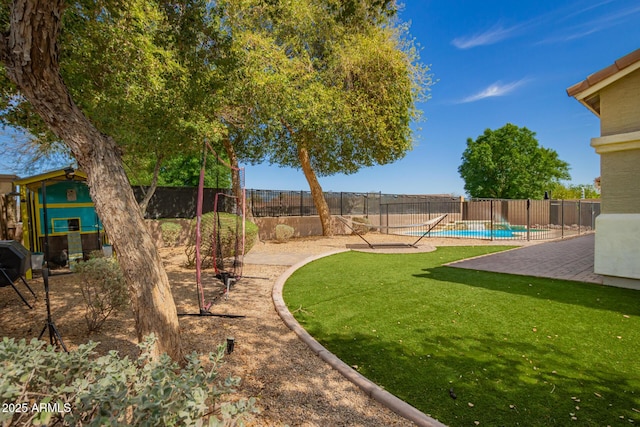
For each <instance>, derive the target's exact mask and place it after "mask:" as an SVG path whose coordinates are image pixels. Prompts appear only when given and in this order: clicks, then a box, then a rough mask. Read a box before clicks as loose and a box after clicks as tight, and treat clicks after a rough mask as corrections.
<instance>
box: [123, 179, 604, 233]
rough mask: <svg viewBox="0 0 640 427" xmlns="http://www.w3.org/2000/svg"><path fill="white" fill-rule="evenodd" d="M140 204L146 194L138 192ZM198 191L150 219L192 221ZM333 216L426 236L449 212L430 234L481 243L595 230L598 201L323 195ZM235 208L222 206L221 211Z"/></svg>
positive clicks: (280, 198)
mask: <svg viewBox="0 0 640 427" xmlns="http://www.w3.org/2000/svg"><path fill="white" fill-rule="evenodd" d="M134 192H135V193H136V196H137V197H138V199H139V200H141V199H142V197H143V193H142V191H141V190H140V189H139V188H134ZM219 192H224V193H227V194H231V192H230V190H228V189H226V190H222V189H214V188H207V189H205V195H204V206H203V211H204V212H210V211H211V210H213V200H214V196H215V194H216V193H219ZM196 195H197V188H191V187H189V188H186V187H159V188H158V189H157V190H156V192H155V195H154V197H153V198H152V199H151V202H150V204H149V207H148V209H147V218H193V217H194V216H195V211H196V203H195V201H196ZM246 196H247V206H248V209H250V210H251V213H252V215H253V216H254V217H256V218H259V217H282V216H312V215H317V214H318V212H317V210H316V207H315V205H314V203H313V198H312V197H311V192H309V191H281V190H247V193H246ZM324 197H325V199H326V200H327V203H328V205H329V209H330V211H331V214H332V215H341V216H345V217H351V218H354V217H359V218H363V219H366V221H367V222H369V223H370V224H371V225H372V226H375V227H376V228H377V229H379V230H382V232H384V233H393V234H398V233H401V234H408V235H411V234H417V235H422V234H423V233H424V232H425V231H426V230H427V229H428V228H425V227H424V226H414V227H409V225H415V224H422V223H425V222H427V221H429V220H431V219H433V218H436V217H438V216H441V215H444V214H446V215H447V216H446V218H445V219H444V220H443V221H442V222H440V223H439V224H438V226H437V227H435V228H434V229H433V230H432V231H431V232H430V233H429V236H432V237H436V236H441V237H472V238H480V239H527V240H537V239H553V238H557V237H565V236H570V235H576V234H582V233H586V232H589V231H591V230H594V229H595V219H596V217H597V216H598V215H599V214H600V201H599V200H499V199H471V200H464V199H463V198H461V197H456V196H451V195H448V194H444V195H439V194H436V195H402V194H383V193H380V192H377V193H373V192H371V193H348V192H331V191H330V192H325V193H324ZM228 209H231V207H230V206H229V207H225V206H223V210H228Z"/></svg>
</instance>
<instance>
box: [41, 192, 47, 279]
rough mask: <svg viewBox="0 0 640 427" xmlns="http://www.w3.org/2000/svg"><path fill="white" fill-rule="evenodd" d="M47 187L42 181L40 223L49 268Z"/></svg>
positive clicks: (45, 258) (45, 257)
mask: <svg viewBox="0 0 640 427" xmlns="http://www.w3.org/2000/svg"><path fill="white" fill-rule="evenodd" d="M48 221H49V219H48V218H47V185H46V181H42V222H43V224H42V225H43V227H44V260H45V263H46V264H47V268H48V267H49V226H48V225H47V222H48Z"/></svg>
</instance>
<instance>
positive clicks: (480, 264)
mask: <svg viewBox="0 0 640 427" xmlns="http://www.w3.org/2000/svg"><path fill="white" fill-rule="evenodd" d="M594 245H595V234H593V233H591V234H586V235H582V236H578V237H571V238H565V239H562V240H556V241H552V242H547V243H540V244H536V245H531V246H524V247H521V248H518V249H513V250H510V251H506V252H500V253H497V254H491V255H485V256H482V257H477V258H472V259H468V260H464V261H458V262H454V263H451V264H448V265H449V267H457V268H467V269H472V270H482V271H492V272H496V273H508V274H518V275H523V276H535V277H547V278H551V279H561V280H574V281H578V282H588V283H598V284H602V276H600V275H599V274H595V273H594V272H593V253H594Z"/></svg>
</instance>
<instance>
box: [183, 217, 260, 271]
mask: <svg viewBox="0 0 640 427" xmlns="http://www.w3.org/2000/svg"><path fill="white" fill-rule="evenodd" d="M244 226H245V241H244V252H245V253H247V252H249V251H250V250H251V248H252V247H253V245H254V244H255V243H256V241H257V238H258V226H257V225H256V224H254V223H253V222H251V221H247V220H245V222H244ZM236 230H237V231H238V232H239V233H241V232H242V223H239V217H238V216H237V215H234V214H229V213H224V212H219V213H217V214H216V213H215V212H209V213H206V214H204V215H202V220H201V226H200V232H201V235H202V243H201V245H200V254H201V255H202V260H201V267H202V268H210V267H212V266H213V263H212V259H213V251H214V249H215V248H216V246H215V245H216V242H218V238H219V242H218V243H219V245H220V249H221V252H222V258H228V257H233V256H235V252H236ZM185 252H186V254H187V266H189V267H194V266H195V265H196V219H193V220H192V221H191V228H190V231H189V241H188V242H187V248H186V250H185Z"/></svg>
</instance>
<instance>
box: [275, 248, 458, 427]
mask: <svg viewBox="0 0 640 427" xmlns="http://www.w3.org/2000/svg"><path fill="white" fill-rule="evenodd" d="M347 251H348V249H341V250H335V251H331V252H327V253H324V254H322V255H316V256H312V257H309V258H306V259H304V260H303V261H300V262H298V263H297V264H294V265H293V266H291V267H290V268H289V269H288V270H287V271H285V272H284V273H283V274H282V275H281V276H280V277H278V279H277V280H276V283H275V284H274V286H273V291H272V294H271V297H272V299H273V304H274V306H275V309H276V311H277V312H278V315H279V316H280V318H281V319H282V321H283V322H284V323H285V324H286V325H287V327H289V329H291V330H292V331H293V332H295V333H296V335H298V338H300V340H302V341H303V342H304V343H305V344H307V345H308V346H309V348H310V349H311V351H313V352H314V353H315V354H316V355H317V356H318V357H320V358H321V359H322V360H324V361H325V362H326V363H328V364H329V365H331V367H333V368H334V369H335V370H337V371H338V372H339V373H340V374H342V375H343V376H344V377H345V378H346V379H348V380H349V381H351V382H352V383H353V384H355V385H356V386H358V387H359V388H360V389H361V390H362V391H364V392H365V394H367V396H369V397H371V398H372V399H375V400H376V401H378V402H379V403H381V404H382V405H384V406H386V407H387V408H389V409H391V410H392V411H393V412H395V413H396V414H398V415H400V416H402V417H404V418H406V419H408V420H410V421H412V422H414V423H415V424H416V425H418V426H421V427H446V426H445V424H442V423H441V422H439V421H438V420H435V419H433V418H431V417H429V416H427V415H426V414H424V413H423V412H421V411H419V410H418V409H416V408H414V407H413V406H411V405H409V404H408V403H407V402H405V401H403V400H401V399H399V398H397V397H396V396H394V395H393V394H391V393H389V392H388V391H385V390H383V389H382V388H381V387H379V386H378V385H376V384H375V383H373V382H371V381H369V380H368V379H367V378H366V377H364V376H362V375H361V374H360V373H358V372H357V371H355V370H354V369H352V368H351V367H350V366H349V365H347V364H346V363H344V362H343V361H342V360H340V359H338V357H337V356H335V355H334V354H333V353H331V352H330V351H329V350H327V349H326V348H324V347H323V346H322V344H320V343H319V342H318V341H316V340H315V339H314V338H313V337H312V336H311V335H309V333H308V332H307V331H306V330H304V328H303V327H302V326H300V324H299V323H298V322H297V321H296V319H295V318H294V317H293V315H292V314H291V312H289V309H288V308H287V306H286V304H285V303H284V299H283V297H282V290H283V287H284V284H285V282H286V281H287V279H288V278H289V277H290V276H291V275H292V274H293V272H295V271H296V270H297V269H299V268H300V267H302V266H303V265H305V264H308V263H310V262H311V261H315V260H317V259H320V258H324V257H326V256H329V255H334V254H337V253H341V252H347Z"/></svg>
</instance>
